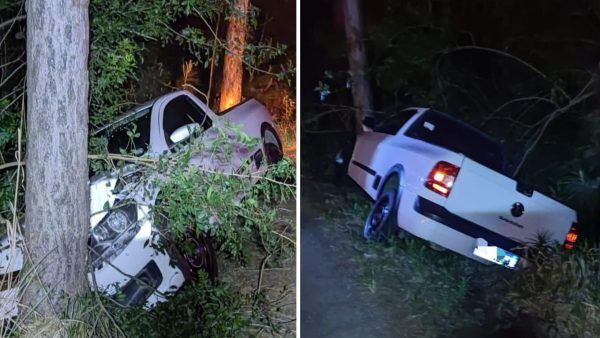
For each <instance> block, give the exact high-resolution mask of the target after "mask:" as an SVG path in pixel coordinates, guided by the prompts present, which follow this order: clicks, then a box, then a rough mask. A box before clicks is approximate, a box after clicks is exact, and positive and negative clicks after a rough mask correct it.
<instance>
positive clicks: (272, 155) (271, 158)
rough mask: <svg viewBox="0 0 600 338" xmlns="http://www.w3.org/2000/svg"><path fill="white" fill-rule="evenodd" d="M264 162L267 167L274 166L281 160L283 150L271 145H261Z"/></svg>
mask: <svg viewBox="0 0 600 338" xmlns="http://www.w3.org/2000/svg"><path fill="white" fill-rule="evenodd" d="M263 149H264V150H263V151H264V152H265V160H266V162H267V164H268V165H271V164H275V163H277V162H279V161H281V159H283V150H281V148H280V147H278V146H277V145H275V144H273V143H263Z"/></svg>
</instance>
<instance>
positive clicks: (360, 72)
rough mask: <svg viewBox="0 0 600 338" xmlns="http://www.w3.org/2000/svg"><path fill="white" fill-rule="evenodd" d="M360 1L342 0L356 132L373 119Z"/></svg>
mask: <svg viewBox="0 0 600 338" xmlns="http://www.w3.org/2000/svg"><path fill="white" fill-rule="evenodd" d="M359 1H360V0H342V12H343V14H344V26H345V29H346V43H347V46H348V63H349V65H350V75H351V77H352V98H353V101H354V107H355V109H356V115H355V117H356V126H357V130H358V131H360V130H362V128H363V127H362V123H363V121H364V120H365V118H367V119H372V118H373V113H372V112H373V94H372V92H371V84H370V83H369V80H368V79H367V75H366V67H367V53H366V50H365V44H364V41H363V30H362V18H361V13H360V8H359V7H360V6H359Z"/></svg>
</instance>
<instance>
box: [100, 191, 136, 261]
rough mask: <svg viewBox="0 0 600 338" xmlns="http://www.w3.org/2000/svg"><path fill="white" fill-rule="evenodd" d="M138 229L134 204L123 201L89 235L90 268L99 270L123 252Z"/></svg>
mask: <svg viewBox="0 0 600 338" xmlns="http://www.w3.org/2000/svg"><path fill="white" fill-rule="evenodd" d="M139 228H140V222H138V213H137V204H136V203H134V202H132V201H124V202H122V203H120V205H118V206H116V207H114V208H113V209H112V210H110V211H109V212H108V213H107V214H106V215H105V216H104V218H103V219H102V220H101V221H100V223H98V225H96V226H95V227H94V229H92V233H91V234H90V239H89V246H90V256H91V259H92V266H93V267H94V268H95V269H99V268H101V267H102V263H103V261H111V260H112V259H113V258H114V257H115V256H117V255H119V254H120V253H121V252H123V250H124V249H125V247H126V246H127V244H129V242H131V240H132V239H133V237H135V235H136V234H137V233H138V231H139Z"/></svg>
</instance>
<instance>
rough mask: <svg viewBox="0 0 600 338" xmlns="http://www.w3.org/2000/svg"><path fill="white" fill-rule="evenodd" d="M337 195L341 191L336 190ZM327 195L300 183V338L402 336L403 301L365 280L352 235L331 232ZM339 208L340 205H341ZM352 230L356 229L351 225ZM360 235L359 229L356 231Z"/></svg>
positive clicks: (308, 183)
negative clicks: (380, 290)
mask: <svg viewBox="0 0 600 338" xmlns="http://www.w3.org/2000/svg"><path fill="white" fill-rule="evenodd" d="M336 193H343V190H342V191H336ZM327 194H328V193H327V192H326V191H323V189H319V186H318V185H317V184H315V183H314V182H311V181H304V180H303V182H302V199H301V214H300V223H301V225H300V229H301V233H300V236H301V271H302V274H301V277H300V279H301V284H300V285H301V301H300V309H301V310H300V311H301V329H300V330H301V335H302V337H399V336H403V334H402V325H400V324H401V323H402V322H403V319H404V318H405V317H406V314H405V311H404V309H403V306H402V302H401V299H400V298H399V297H390V293H389V292H376V293H373V292H372V291H373V289H372V287H373V285H370V283H369V282H368V281H365V280H364V278H363V277H361V276H362V275H361V273H360V272H359V271H360V269H361V268H360V264H361V263H360V262H359V259H361V257H360V256H363V255H364V254H363V253H361V252H359V251H357V250H355V248H354V247H353V238H354V237H355V233H354V231H352V230H350V232H352V234H348V233H346V234H339V233H338V232H337V231H331V228H332V227H331V226H330V222H329V221H328V219H327V217H326V216H325V215H326V214H327V209H328V208H331V206H330V205H326V203H325V200H326V198H327ZM339 207H341V206H339ZM353 227H357V226H356V224H353ZM357 228H358V229H357V230H358V231H360V228H359V227H357Z"/></svg>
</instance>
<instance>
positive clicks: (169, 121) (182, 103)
mask: <svg viewBox="0 0 600 338" xmlns="http://www.w3.org/2000/svg"><path fill="white" fill-rule="evenodd" d="M190 123H197V124H199V125H200V127H201V128H202V130H207V129H209V128H210V127H212V121H211V120H210V118H209V117H208V116H207V115H206V114H205V113H204V112H203V111H202V110H201V109H200V107H198V106H197V105H196V104H195V103H194V102H193V101H192V100H191V99H190V98H189V97H187V96H185V95H181V96H179V97H177V98H175V99H173V100H171V102H169V103H168V104H167V106H166V107H165V112H164V117H163V129H164V131H165V136H166V139H167V144H168V145H169V146H172V145H173V141H171V134H173V132H174V131H175V130H177V129H178V128H180V127H183V126H186V125H188V124H190Z"/></svg>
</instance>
